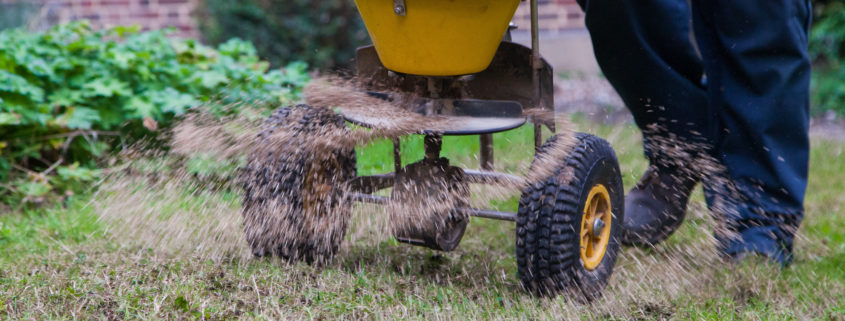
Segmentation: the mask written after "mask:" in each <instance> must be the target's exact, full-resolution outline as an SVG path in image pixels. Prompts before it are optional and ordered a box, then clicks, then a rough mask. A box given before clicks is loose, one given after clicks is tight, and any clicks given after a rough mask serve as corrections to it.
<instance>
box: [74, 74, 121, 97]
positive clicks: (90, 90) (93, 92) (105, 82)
mask: <svg viewBox="0 0 845 321" xmlns="http://www.w3.org/2000/svg"><path fill="white" fill-rule="evenodd" d="M82 88H83V89H85V95H86V96H88V97H96V96H101V97H112V96H128V95H131V94H132V90H130V89H129V85H128V84H126V83H125V82H122V81H120V80H117V79H114V78H97V79H94V80H93V81H91V82H89V83H87V84H85V85H83V86H82Z"/></svg>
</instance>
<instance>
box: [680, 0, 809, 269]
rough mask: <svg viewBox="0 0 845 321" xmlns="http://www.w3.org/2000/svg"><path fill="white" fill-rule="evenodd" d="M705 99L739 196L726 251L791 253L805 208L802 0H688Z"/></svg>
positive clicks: (805, 11)
mask: <svg viewBox="0 0 845 321" xmlns="http://www.w3.org/2000/svg"><path fill="white" fill-rule="evenodd" d="M692 3H693V12H694V17H693V24H694V28H695V36H696V40H697V41H698V43H699V48H701V53H702V56H703V58H704V59H703V61H704V66H705V70H706V72H707V77H708V82H709V84H708V88H709V95H710V99H711V103H712V105H713V107H714V109H716V110H718V114H719V122H720V123H721V126H722V130H721V131H720V132H721V134H720V136H719V138H718V140H717V141H716V152H717V155H718V157H719V158H720V160H721V162H722V163H723V164H724V165H725V166H726V168H727V172H728V175H729V176H730V178H731V179H732V180H733V182H734V183H735V185H736V188H737V189H738V191H739V193H740V194H741V199H737V198H736V197H734V196H733V195H725V192H724V191H721V190H717V188H716V187H714V186H708V188H707V190H708V191H709V192H708V194H709V197H708V198H709V199H710V202H711V204H712V201H713V198H714V197H725V198H732V199H733V201H732V202H731V203H733V204H734V205H735V207H734V210H733V211H729V212H728V213H723V214H726V216H727V217H726V220H727V222H726V226H727V227H728V229H729V230H731V231H733V232H735V233H737V234H738V237H725V236H720V235H717V239H718V240H719V243H720V246H721V249H722V251H724V253H725V254H728V255H737V254H741V253H743V252H758V253H761V254H765V255H767V256H769V257H771V258H773V259H775V260H777V261H779V262H781V263H788V262H789V261H790V260H791V251H792V243H793V237H794V233H795V230H796V229H797V227H798V225H799V223H800V222H801V219H802V216H803V211H804V208H803V200H804V193H805V189H806V186H807V171H808V161H809V138H808V126H809V84H810V60H809V58H808V56H807V32H808V29H809V24H810V17H811V16H810V14H811V10H810V3H809V0H746V1H734V0H692Z"/></svg>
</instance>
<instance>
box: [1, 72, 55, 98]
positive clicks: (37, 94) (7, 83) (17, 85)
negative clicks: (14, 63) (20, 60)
mask: <svg viewBox="0 0 845 321" xmlns="http://www.w3.org/2000/svg"><path fill="white" fill-rule="evenodd" d="M0 92H8V93H13V94H19V95H22V96H25V97H27V98H29V99H30V100H32V101H33V102H41V101H43V100H44V90H43V89H41V88H39V87H37V86H34V85H32V84H30V83H29V82H28V81H27V80H26V79H25V78H23V77H21V76H18V75H16V74H13V73H10V72H8V71H5V70H0Z"/></svg>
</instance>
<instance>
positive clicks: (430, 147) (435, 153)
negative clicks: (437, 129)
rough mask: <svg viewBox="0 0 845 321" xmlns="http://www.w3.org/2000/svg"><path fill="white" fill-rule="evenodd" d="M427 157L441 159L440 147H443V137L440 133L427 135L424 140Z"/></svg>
mask: <svg viewBox="0 0 845 321" xmlns="http://www.w3.org/2000/svg"><path fill="white" fill-rule="evenodd" d="M423 144H424V146H425V158H426V159H439V158H440V149H441V148H443V137H442V136H440V135H425V139H424V140H423Z"/></svg>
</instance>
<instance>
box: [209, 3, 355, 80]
mask: <svg viewBox="0 0 845 321" xmlns="http://www.w3.org/2000/svg"><path fill="white" fill-rule="evenodd" d="M199 12H200V17H201V18H200V19H199V20H198V21H199V24H200V30H201V31H202V33H203V36H204V37H205V40H206V41H208V42H209V43H212V44H217V43H221V42H224V41H226V40H227V39H229V38H232V37H242V38H244V39H246V40H248V41H250V42H252V43H254V44H255V45H256V47H257V48H258V53H259V56H261V57H262V58H264V59H267V60H268V61H270V63H271V64H272V65H275V66H278V65H281V64H282V63H284V62H286V61H293V60H301V61H305V62H307V63H308V64H309V65H311V66H314V67H316V68H320V69H325V68H331V67H337V66H342V65H345V64H347V63H348V62H350V61H351V59H353V58H354V57H355V49H356V48H357V47H358V46H361V45H364V44H367V43H368V42H369V41H368V38H367V32H366V30H365V29H364V24H363V22H362V21H361V18H360V16H359V15H358V10H357V8H356V7H355V4H354V3H353V2H352V0H243V1H231V0H204V1H202V2H201V6H200V10H199Z"/></svg>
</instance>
